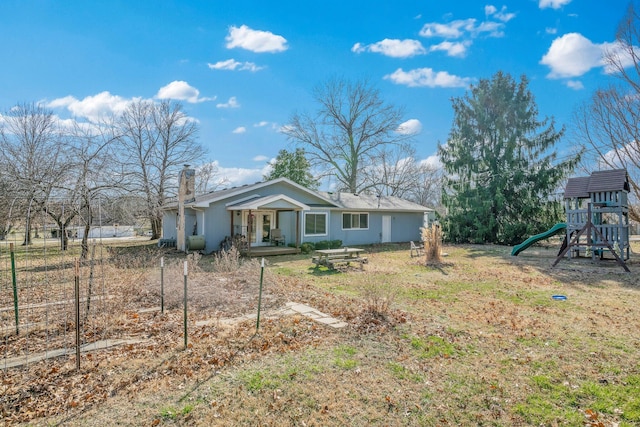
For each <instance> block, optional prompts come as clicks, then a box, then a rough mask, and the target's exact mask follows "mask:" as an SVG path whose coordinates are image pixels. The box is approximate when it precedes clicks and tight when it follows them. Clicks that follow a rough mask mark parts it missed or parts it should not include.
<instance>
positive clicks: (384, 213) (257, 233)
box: [162, 178, 435, 253]
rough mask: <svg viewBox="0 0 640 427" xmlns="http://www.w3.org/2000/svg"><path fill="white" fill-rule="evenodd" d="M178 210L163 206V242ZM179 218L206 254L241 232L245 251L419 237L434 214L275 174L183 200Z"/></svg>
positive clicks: (408, 204) (404, 202)
mask: <svg viewBox="0 0 640 427" xmlns="http://www.w3.org/2000/svg"><path fill="white" fill-rule="evenodd" d="M178 211H179V210H178V204H177V202H174V203H171V204H168V205H166V206H165V207H164V208H163V222H162V231H163V239H164V240H171V239H176V238H177V236H176V234H177V224H178ZM184 216H185V218H184V219H185V227H184V230H185V234H186V236H185V240H186V241H187V242H188V241H189V236H202V237H204V248H203V250H204V252H206V253H210V252H213V251H216V250H219V249H220V247H221V243H222V242H223V241H225V239H229V238H230V237H231V236H242V237H241V238H242V239H243V241H245V242H246V243H247V245H246V246H247V247H248V250H249V252H251V250H252V248H253V249H257V248H260V247H267V246H269V247H273V246H274V245H276V244H279V245H280V246H281V247H282V250H284V251H285V252H286V250H289V251H292V252H297V248H299V247H300V245H301V244H302V243H304V242H318V241H321V240H341V241H342V244H343V246H353V245H363V244H371V243H385V242H408V241H410V240H421V238H420V227H424V226H427V225H429V224H430V222H431V221H433V220H434V219H435V212H434V210H433V209H430V208H427V207H424V206H421V205H419V204H416V203H413V202H409V201H407V200H403V199H401V198H398V197H386V196H380V197H377V196H375V195H368V194H351V193H330V192H320V191H313V190H309V189H308V188H305V187H303V186H301V185H299V184H297V183H295V182H293V181H291V180H289V179H287V178H278V179H274V180H271V181H265V182H258V183H255V184H251V185H243V186H240V187H233V188H228V189H224V190H219V191H214V192H211V193H208V194H203V195H200V196H197V197H195V198H193V199H191V200H187V201H185V203H184ZM202 237H200V241H202ZM290 246H294V248H291V247H290ZM280 253H283V252H280Z"/></svg>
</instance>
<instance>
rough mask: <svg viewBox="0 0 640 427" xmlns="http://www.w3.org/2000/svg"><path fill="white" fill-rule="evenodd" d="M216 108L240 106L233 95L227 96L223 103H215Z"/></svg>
mask: <svg viewBox="0 0 640 427" xmlns="http://www.w3.org/2000/svg"><path fill="white" fill-rule="evenodd" d="M216 107H217V108H240V103H239V102H238V100H237V99H236V97H235V96H232V97H231V98H229V100H228V101H227V102H225V103H220V104H216Z"/></svg>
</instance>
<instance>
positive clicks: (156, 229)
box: [149, 215, 162, 240]
mask: <svg viewBox="0 0 640 427" xmlns="http://www.w3.org/2000/svg"><path fill="white" fill-rule="evenodd" d="M149 220H150V221H151V240H155V239H159V238H160V237H162V218H160V217H158V216H157V215H153V216H151V217H150V218H149Z"/></svg>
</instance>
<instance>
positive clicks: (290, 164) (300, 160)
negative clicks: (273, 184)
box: [263, 148, 318, 190]
mask: <svg viewBox="0 0 640 427" xmlns="http://www.w3.org/2000/svg"><path fill="white" fill-rule="evenodd" d="M281 177H284V178H289V179H290V180H291V181H293V182H295V183H298V184H300V185H302V186H303V187H307V188H309V189H312V190H316V189H317V188H318V181H317V180H316V179H315V178H314V177H313V175H312V174H311V165H310V164H309V161H308V160H307V157H306V156H305V152H304V149H302V148H296V151H293V152H292V151H287V150H284V149H283V150H280V151H278V155H277V157H276V159H275V161H273V162H272V163H271V171H269V173H268V174H267V175H264V176H263V179H264V180H266V181H269V180H271V179H276V178H281Z"/></svg>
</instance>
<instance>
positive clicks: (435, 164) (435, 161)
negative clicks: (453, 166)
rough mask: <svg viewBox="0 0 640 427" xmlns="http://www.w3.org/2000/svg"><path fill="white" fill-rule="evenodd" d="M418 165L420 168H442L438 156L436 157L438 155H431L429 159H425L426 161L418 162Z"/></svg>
mask: <svg viewBox="0 0 640 427" xmlns="http://www.w3.org/2000/svg"><path fill="white" fill-rule="evenodd" d="M418 163H419V164H420V166H423V165H424V166H429V167H431V168H434V169H441V168H442V162H441V161H440V156H438V153H436V154H432V155H430V156H429V157H427V158H426V159H422V160H420V161H419V162H418Z"/></svg>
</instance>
